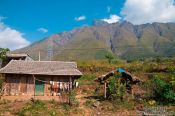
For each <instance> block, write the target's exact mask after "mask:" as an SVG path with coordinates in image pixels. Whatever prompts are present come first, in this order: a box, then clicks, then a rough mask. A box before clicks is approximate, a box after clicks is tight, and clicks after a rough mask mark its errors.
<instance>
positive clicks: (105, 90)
mask: <svg viewBox="0 0 175 116" xmlns="http://www.w3.org/2000/svg"><path fill="white" fill-rule="evenodd" d="M104 87H105V93H104V97H105V99H106V81H105V83H104Z"/></svg>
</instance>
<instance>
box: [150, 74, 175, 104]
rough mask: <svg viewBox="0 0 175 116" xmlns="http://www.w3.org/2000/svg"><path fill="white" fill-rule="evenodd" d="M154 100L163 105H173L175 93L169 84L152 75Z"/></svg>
mask: <svg viewBox="0 0 175 116" xmlns="http://www.w3.org/2000/svg"><path fill="white" fill-rule="evenodd" d="M152 82H153V83H154V85H155V86H154V89H153V90H154V94H155V99H156V100H157V101H158V102H159V103H161V102H163V104H175V91H174V90H173V86H172V85H171V84H170V83H167V82H166V81H164V80H162V79H160V77H159V76H157V75H153V79H152Z"/></svg>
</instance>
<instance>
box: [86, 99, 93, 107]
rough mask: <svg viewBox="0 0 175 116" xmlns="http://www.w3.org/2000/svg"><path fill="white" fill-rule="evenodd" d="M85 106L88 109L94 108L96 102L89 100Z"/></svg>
mask: <svg viewBox="0 0 175 116" xmlns="http://www.w3.org/2000/svg"><path fill="white" fill-rule="evenodd" d="M84 104H85V106H87V107H92V106H93V104H94V102H93V101H92V100H91V99H89V100H86V102H85V103H84Z"/></svg>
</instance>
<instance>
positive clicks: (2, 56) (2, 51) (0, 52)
mask: <svg viewBox="0 0 175 116" xmlns="http://www.w3.org/2000/svg"><path fill="white" fill-rule="evenodd" d="M9 51H10V50H9V49H8V48H0V59H1V60H2V61H4V60H5V59H6V54H7V52H9Z"/></svg>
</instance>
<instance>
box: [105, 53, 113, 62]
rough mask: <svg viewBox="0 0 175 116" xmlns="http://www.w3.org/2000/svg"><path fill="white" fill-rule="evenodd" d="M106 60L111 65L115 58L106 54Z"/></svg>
mask: <svg viewBox="0 0 175 116" xmlns="http://www.w3.org/2000/svg"><path fill="white" fill-rule="evenodd" d="M105 58H106V59H107V60H108V62H109V63H111V62H112V60H113V59H114V58H115V57H114V55H113V54H106V55H105Z"/></svg>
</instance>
